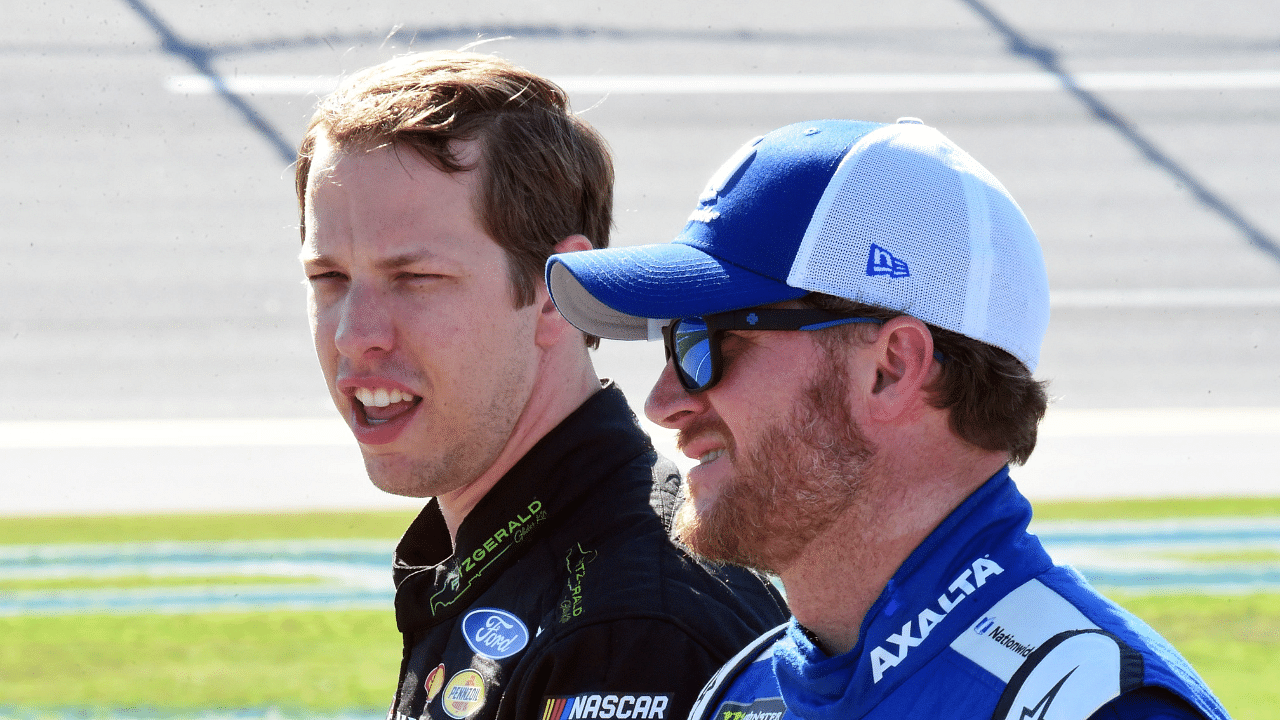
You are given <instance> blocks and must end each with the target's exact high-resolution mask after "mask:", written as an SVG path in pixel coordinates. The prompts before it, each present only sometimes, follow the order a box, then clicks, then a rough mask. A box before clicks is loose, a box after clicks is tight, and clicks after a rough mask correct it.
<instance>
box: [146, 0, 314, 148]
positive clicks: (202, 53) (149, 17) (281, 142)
mask: <svg viewBox="0 0 1280 720" xmlns="http://www.w3.org/2000/svg"><path fill="white" fill-rule="evenodd" d="M124 2H125V4H126V5H128V6H129V7H130V8H131V9H133V11H134V12H136V13H138V15H139V16H140V17H141V18H142V19H143V20H145V21H146V23H147V24H148V25H150V26H151V29H152V30H154V31H155V33H156V35H158V36H159V37H160V46H161V47H162V48H164V50H165V52H168V53H170V54H172V55H176V56H178V57H180V58H182V59H184V60H186V61H187V62H188V63H190V64H191V66H192V67H193V68H195V70H196V72H198V73H200V74H201V75H204V76H205V77H207V78H209V82H211V83H213V87H214V89H215V90H216V91H217V93H218V95H219V96H220V97H222V99H223V100H225V101H226V102H227V104H228V105H230V106H231V107H233V108H235V109H236V111H237V112H239V113H240V115H241V116H242V117H243V118H244V119H245V122H247V123H249V126H250V127H252V128H253V129H254V130H256V131H257V132H258V134H259V135H261V136H262V137H263V139H264V140H266V141H267V143H268V144H270V145H271V147H272V148H273V149H274V150H275V151H276V154H277V155H279V156H280V159H281V160H283V161H284V162H285V163H286V164H288V163H291V162H293V161H294V159H296V157H297V153H296V151H295V149H294V147H293V145H291V144H290V143H289V142H287V141H286V140H285V139H284V136H283V135H281V134H280V132H279V131H277V130H276V129H275V128H273V127H271V124H270V123H268V122H267V121H266V119H265V118H263V117H262V115H260V114H259V113H258V111H257V110H255V109H254V108H253V106H252V105H250V104H249V103H247V102H245V101H244V99H243V98H241V97H240V96H239V95H236V94H235V93H233V92H231V90H229V89H228V88H227V86H226V83H224V82H223V81H222V76H221V75H220V74H218V72H217V71H216V70H214V69H213V62H212V60H211V57H212V54H211V53H210V52H209V51H208V50H206V49H204V48H202V47H200V46H198V45H195V44H193V43H189V42H187V41H185V40H183V39H182V38H180V37H178V35H177V33H175V32H174V31H173V30H171V29H170V28H169V26H168V25H166V24H165V23H164V21H163V20H161V19H160V17H159V16H158V15H156V14H155V13H154V12H153V11H152V10H151V8H149V7H147V6H146V4H144V3H143V2H142V1H141V0H124Z"/></svg>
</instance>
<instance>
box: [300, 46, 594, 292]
mask: <svg viewBox="0 0 1280 720" xmlns="http://www.w3.org/2000/svg"><path fill="white" fill-rule="evenodd" d="M321 137H327V138H328V139H329V140H331V141H332V142H333V143H334V144H335V145H336V146H337V147H338V149H340V150H350V149H355V148H366V149H367V148H373V147H377V146H379V145H383V144H391V145H395V146H403V147H407V148H412V149H413V150H415V151H416V152H418V153H419V154H421V155H422V157H423V158H425V159H426V160H427V161H428V162H431V163H432V164H434V165H435V166H436V167H438V168H439V169H440V170H442V171H444V172H464V171H468V170H478V171H479V172H480V184H479V188H480V190H479V193H478V197H477V198H476V204H477V207H476V208H475V211H476V215H477V216H478V219H479V222H480V224H481V227H482V228H484V230H485V232H487V233H488V234H489V236H490V237H492V238H493V239H494V241H496V242H497V243H498V245H499V246H500V247H501V248H502V249H503V251H504V252H505V253H506V255H507V260H508V264H509V269H510V274H511V283H512V290H513V294H514V301H515V305H516V307H524V306H526V305H528V304H530V303H532V302H533V298H534V287H535V285H534V283H537V282H542V274H543V267H544V265H545V264H546V261H547V258H548V257H550V256H551V253H552V249H553V248H554V246H555V245H556V243H558V242H560V241H561V240H563V239H564V238H566V237H568V236H570V235H575V234H581V235H585V236H586V237H587V238H588V239H589V240H590V241H591V244H592V245H593V246H594V247H597V248H602V247H607V246H608V244H609V230H610V228H611V226H612V223H613V216H612V211H613V161H612V159H611V158H610V155H609V149H608V146H607V145H606V144H605V142H604V139H603V138H601V137H600V135H599V134H598V133H596V131H595V130H594V129H592V128H591V126H590V125H588V124H587V123H585V122H583V121H582V120H581V119H579V118H578V116H577V115H575V114H574V113H572V112H571V111H570V110H569V101H568V98H567V96H566V95H565V93H564V91H563V90H562V89H560V87H558V86H557V85H556V84H555V83H552V82H551V81H549V80H547V79H546V78H543V77H540V76H538V75H535V74H533V73H531V72H529V71H527V70H524V69H522V68H519V67H516V66H515V65H512V64H511V63H508V62H506V61H505V60H501V59H499V58H495V57H492V56H489V55H481V54H478V53H468V52H450V51H438V52H429V53H417V54H413V55H406V56H403V57H399V58H395V59H393V60H389V61H387V62H385V63H382V64H380V65H375V66H374V67H371V68H368V69H367V70H364V71H362V72H360V73H357V74H356V75H353V76H351V77H350V78H348V79H346V80H345V81H344V82H343V83H342V84H341V85H340V86H339V87H338V89H337V90H335V91H334V92H333V93H332V94H330V95H329V96H328V97H325V98H324V99H323V100H321V101H320V104H319V106H318V107H317V109H316V113H315V115H314V116H312V118H311V124H310V125H308V127H307V132H306V135H305V136H304V137H303V140H302V145H301V147H300V148H299V150H298V165H297V176H296V183H297V193H298V208H299V212H300V214H301V215H302V227H301V229H302V234H303V238H304V240H305V238H306V215H305V212H306V197H307V177H308V173H309V172H310V170H311V161H312V156H313V153H314V152H315V148H316V143H317V141H318V140H319V139H320V138H321ZM467 140H475V141H478V143H479V147H480V159H479V161H478V162H477V163H476V164H475V165H472V166H466V165H463V164H462V163H461V162H460V161H459V159H458V158H457V156H456V155H455V153H454V151H453V145H454V143H455V142H456V141H467ZM477 165H478V167H477Z"/></svg>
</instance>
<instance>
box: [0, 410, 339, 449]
mask: <svg viewBox="0 0 1280 720" xmlns="http://www.w3.org/2000/svg"><path fill="white" fill-rule="evenodd" d="M354 444H355V438H353V437H352V435H351V431H350V430H349V429H348V428H347V426H346V425H345V424H344V423H343V422H342V421H341V420H340V419H339V418H338V417H337V416H336V415H335V416H334V417H332V418H262V419H255V418H246V419H215V420H188V419H183V420H35V421H30V422H0V450H18V449H24V450H36V449H46V448H47V449H56V448H156V447H188V448H196V447H317V446H325V447H327V446H333V445H354Z"/></svg>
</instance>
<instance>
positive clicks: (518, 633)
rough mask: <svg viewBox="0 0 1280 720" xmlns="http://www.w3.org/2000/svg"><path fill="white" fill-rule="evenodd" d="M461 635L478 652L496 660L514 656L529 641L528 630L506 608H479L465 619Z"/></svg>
mask: <svg viewBox="0 0 1280 720" xmlns="http://www.w3.org/2000/svg"><path fill="white" fill-rule="evenodd" d="M462 636H463V637H464V638H466V640H467V645H469V646H470V647H471V649H472V650H474V651H475V652H476V654H477V655H483V656H484V657H487V658H493V659H494V660H501V659H503V658H508V657H511V656H512V655H515V654H516V653H518V652H520V651H521V650H523V649H524V648H525V646H526V645H528V644H529V629H528V628H527V627H525V624H524V623H523V622H520V618H518V617H516V616H515V615H512V614H511V613H509V612H507V611H506V610H498V609H496V608H480V609H479V610H472V611H471V612H469V613H467V614H466V616H465V617H463V618H462Z"/></svg>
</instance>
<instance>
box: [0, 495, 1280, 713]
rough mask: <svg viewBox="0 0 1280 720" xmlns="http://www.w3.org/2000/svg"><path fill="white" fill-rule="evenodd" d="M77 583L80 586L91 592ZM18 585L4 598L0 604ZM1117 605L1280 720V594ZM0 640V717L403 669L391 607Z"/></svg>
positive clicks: (51, 525) (205, 531) (99, 523)
mask: <svg viewBox="0 0 1280 720" xmlns="http://www.w3.org/2000/svg"><path fill="white" fill-rule="evenodd" d="M413 515H414V513H413V512H376V513H290V514H274V515H253V514H249V515H166V516H122V517H88V518H72V517H55V518H0V544H6V543H7V544H27V543H71V542H142V541H154V540H174V541H180V540H224V539H236V540H268V539H305V538H315V539H324V538H333V539H344V538H369V539H394V538H397V537H399V535H400V534H401V533H402V532H403V530H404V528H405V527H406V526H407V525H408V524H409V522H410V521H411V520H412V519H413ZM1230 516H1235V517H1280V498H1246V499H1187V500H1121V501H1109V502H1097V503H1093V502H1090V503H1083V502H1059V503H1040V504H1037V505H1036V519H1037V520H1071V519H1085V520H1105V519H1135V520H1142V519H1159V518H1171V517H1230ZM1218 555H1220V554H1217V553H1215V554H1214V557H1203V558H1201V557H1196V558H1189V559H1193V560H1197V561H1209V562H1214V561H1225V560H1232V561H1245V562H1270V561H1274V559H1275V558H1274V557H1273V556H1272V554H1270V553H1261V554H1256V553H1230V554H1227V555H1223V556H1222V557H1219V556H1218ZM112 580H113V582H114V580H115V579H112ZM169 580H170V579H168V578H166V579H165V582H166V583H168V582H169ZM217 580H218V582H219V583H222V582H224V579H223V578H218V579H217ZM249 580H250V581H253V582H257V581H260V580H261V578H251V579H249ZM226 581H228V582H229V581H230V580H229V579H227V580H226ZM139 582H144V581H139ZM77 584H78V586H83V581H79V580H78V581H77ZM14 587H16V586H15V585H0V591H3V590H5V589H11V588H14ZM24 587H25V586H24ZM1113 597H1115V598H1116V599H1117V600H1118V601H1119V602H1120V603H1121V604H1123V605H1124V606H1125V607H1127V608H1129V609H1130V610H1132V611H1133V612H1134V613H1136V614H1137V615H1138V616H1139V617H1142V618H1143V619H1144V620H1146V621H1147V622H1149V623H1151V625H1152V626H1153V627H1155V628H1156V630H1158V631H1159V632H1161V633H1162V634H1164V635H1165V637H1167V638H1169V639H1170V641H1171V642H1173V644H1174V645H1175V646H1176V647H1177V648H1178V649H1179V650H1180V651H1182V653H1183V654H1184V655H1186V656H1187V658H1188V659H1189V660H1191V662H1192V664H1193V665H1195V666H1196V668H1197V670H1198V671H1199V672H1200V673H1201V675H1202V676H1204V678H1205V679H1206V680H1207V681H1208V683H1209V685H1210V687H1212V688H1213V689H1214V690H1215V692H1217V694H1218V695H1219V696H1220V697H1221V698H1222V699H1223V701H1224V703H1225V704H1226V705H1227V708H1228V709H1229V710H1230V711H1231V713H1232V714H1233V715H1234V716H1235V717H1239V718H1280V686H1277V684H1276V683H1274V682H1271V681H1268V680H1265V679H1267V678H1272V679H1273V678H1277V677H1280V594H1275V593H1264V594H1256V595H1243V596H1227V597H1210V596H1202V595H1142V596H1137V595H1134V596H1126V595H1120V594H1113ZM0 638H2V639H3V640H2V641H0V705H3V706H9V707H23V708H36V709H39V708H75V707H80V708H83V707H89V708H154V709H157V710H171V711H179V712H180V711H184V710H190V711H199V710H203V709H210V708H263V707H270V706H275V707H278V708H281V709H285V710H288V709H293V710H295V711H302V712H308V711H310V712H336V711H344V710H358V711H362V712H368V713H371V714H378V713H379V712H380V711H381V710H382V709H384V708H385V707H386V705H387V703H388V702H389V701H390V699H391V693H392V691H393V689H394V684H395V677H396V672H397V668H398V665H399V658H400V638H399V634H398V633H397V632H396V629H395V620H394V616H393V613H392V610H391V608H390V607H388V608H387V609H386V610H385V611H368V612H356V611H343V612H338V611H334V612H253V613H209V614H195V615H122V616H112V615H70V616H58V617H10V618H0Z"/></svg>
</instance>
